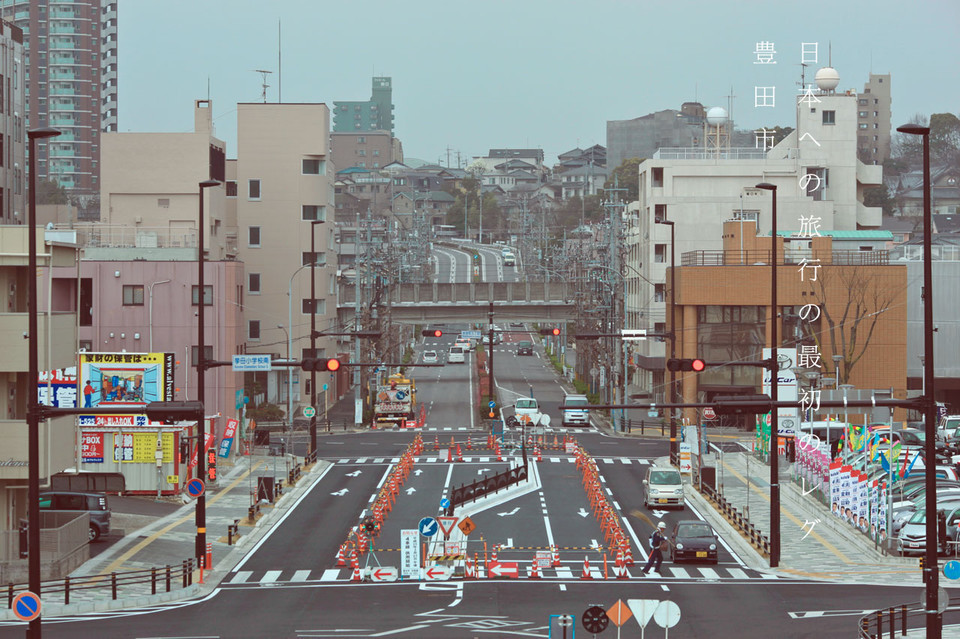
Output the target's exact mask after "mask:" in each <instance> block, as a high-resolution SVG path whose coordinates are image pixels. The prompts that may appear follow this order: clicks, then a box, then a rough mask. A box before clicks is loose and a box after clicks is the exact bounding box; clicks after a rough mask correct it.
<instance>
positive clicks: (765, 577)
mask: <svg viewBox="0 0 960 639" xmlns="http://www.w3.org/2000/svg"><path fill="white" fill-rule="evenodd" d="M760 576H761V577H763V578H764V579H779V577H777V576H776V575H768V574H767V573H765V572H762V573H760Z"/></svg>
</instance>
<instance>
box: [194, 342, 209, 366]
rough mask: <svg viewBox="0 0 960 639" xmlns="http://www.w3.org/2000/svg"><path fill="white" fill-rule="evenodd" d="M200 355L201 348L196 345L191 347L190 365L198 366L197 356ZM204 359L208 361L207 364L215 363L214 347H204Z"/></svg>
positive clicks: (207, 345)
mask: <svg viewBox="0 0 960 639" xmlns="http://www.w3.org/2000/svg"><path fill="white" fill-rule="evenodd" d="M199 354H200V348H199V347H198V346H197V345H196V344H194V345H193V346H191V347H190V365H191V366H196V365H197V355H199ZM203 359H204V361H207V362H212V361H213V346H211V345H209V344H206V345H204V347H203Z"/></svg>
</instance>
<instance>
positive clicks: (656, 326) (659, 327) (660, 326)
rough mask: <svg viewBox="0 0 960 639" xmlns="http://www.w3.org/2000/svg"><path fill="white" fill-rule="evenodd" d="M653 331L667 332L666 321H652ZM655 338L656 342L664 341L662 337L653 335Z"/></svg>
mask: <svg viewBox="0 0 960 639" xmlns="http://www.w3.org/2000/svg"><path fill="white" fill-rule="evenodd" d="M653 332H654V333H666V332H667V323H666V322H654V323H653ZM654 339H655V340H657V341H658V342H662V341H664V339H665V338H663V337H655V338H654Z"/></svg>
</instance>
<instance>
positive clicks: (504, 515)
mask: <svg viewBox="0 0 960 639" xmlns="http://www.w3.org/2000/svg"><path fill="white" fill-rule="evenodd" d="M518 510H520V507H519V506H517V507H516V508H514V509H513V510H511V511H510V512H508V513H497V515H498V516H499V517H509V516H510V515H516V514H517V511H518Z"/></svg>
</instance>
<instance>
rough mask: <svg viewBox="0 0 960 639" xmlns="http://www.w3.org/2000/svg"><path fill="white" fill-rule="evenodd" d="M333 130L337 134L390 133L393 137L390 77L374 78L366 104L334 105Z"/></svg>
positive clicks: (347, 103)
mask: <svg viewBox="0 0 960 639" xmlns="http://www.w3.org/2000/svg"><path fill="white" fill-rule="evenodd" d="M333 130H334V132H336V133H355V132H357V131H389V132H390V135H393V83H392V79H391V78H388V77H374V78H373V90H372V92H371V95H370V99H369V100H367V101H366V102H339V101H334V103H333Z"/></svg>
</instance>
